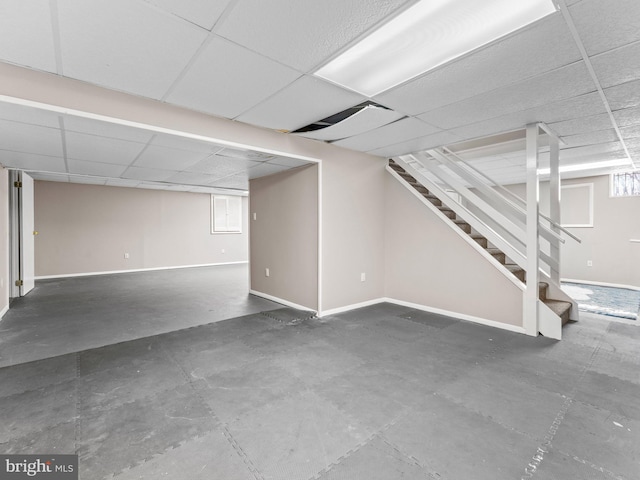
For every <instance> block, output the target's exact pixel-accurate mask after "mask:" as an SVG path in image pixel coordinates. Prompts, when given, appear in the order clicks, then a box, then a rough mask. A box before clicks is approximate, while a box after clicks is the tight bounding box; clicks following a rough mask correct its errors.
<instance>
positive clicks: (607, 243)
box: [509, 175, 640, 287]
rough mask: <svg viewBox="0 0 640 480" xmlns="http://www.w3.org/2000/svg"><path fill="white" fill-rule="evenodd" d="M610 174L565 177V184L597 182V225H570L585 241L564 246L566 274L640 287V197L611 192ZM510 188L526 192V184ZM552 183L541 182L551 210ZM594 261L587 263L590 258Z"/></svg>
mask: <svg viewBox="0 0 640 480" xmlns="http://www.w3.org/2000/svg"><path fill="white" fill-rule="evenodd" d="M609 181H610V180H609V176H608V175H600V176H596V177H585V178H574V179H571V180H563V181H562V185H575V184H593V187H594V188H593V192H594V198H593V201H594V205H593V206H594V216H593V220H594V224H593V228H569V229H568V230H569V231H570V232H571V233H573V234H574V235H576V236H577V237H579V238H580V239H581V240H582V243H581V244H579V243H576V242H574V241H572V240H570V239H567V241H566V243H565V244H564V245H563V246H562V248H561V262H562V272H561V274H562V277H563V278H568V279H573V280H583V281H589V282H596V283H611V284H616V285H630V286H635V287H640V268H639V267H638V266H639V265H640V243H631V242H629V240H630V239H640V197H625V198H612V197H610V196H609ZM509 188H510V189H511V190H512V191H514V192H516V193H517V194H518V195H520V196H523V195H524V191H525V187H524V185H511V186H509ZM548 191H549V184H548V183H547V182H544V183H542V184H541V185H540V200H541V201H540V206H541V211H542V212H543V213H546V214H548V212H549V203H548ZM589 260H590V261H591V262H592V263H593V266H592V267H589V266H587V261H589Z"/></svg>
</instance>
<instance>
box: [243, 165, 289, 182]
mask: <svg viewBox="0 0 640 480" xmlns="http://www.w3.org/2000/svg"><path fill="white" fill-rule="evenodd" d="M285 170H289V167H285V166H283V165H272V164H269V163H263V164H260V165H258V166H255V167H253V168H251V169H250V170H249V171H248V175H249V178H250V179H254V178H258V177H264V176H267V175H272V174H274V173H279V172H284V171H285Z"/></svg>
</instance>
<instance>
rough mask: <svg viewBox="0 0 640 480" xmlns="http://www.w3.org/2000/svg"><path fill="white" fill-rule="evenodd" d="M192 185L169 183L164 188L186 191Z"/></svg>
mask: <svg viewBox="0 0 640 480" xmlns="http://www.w3.org/2000/svg"><path fill="white" fill-rule="evenodd" d="M192 188H193V187H192V186H191V185H169V186H168V187H167V188H166V189H165V190H171V191H174V192H188V191H189V190H191V189H192Z"/></svg>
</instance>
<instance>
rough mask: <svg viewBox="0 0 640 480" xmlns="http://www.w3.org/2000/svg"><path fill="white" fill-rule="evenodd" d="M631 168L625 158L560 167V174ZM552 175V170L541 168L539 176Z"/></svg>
mask: <svg viewBox="0 0 640 480" xmlns="http://www.w3.org/2000/svg"><path fill="white" fill-rule="evenodd" d="M623 166H627V167H628V166H629V160H628V159H626V158H624V159H620V160H604V161H602V162H593V163H580V164H576V165H565V166H563V167H560V173H567V172H582V171H586V170H597V169H599V168H613V167H623ZM550 173H551V169H550V168H541V169H539V170H538V175H549V174H550Z"/></svg>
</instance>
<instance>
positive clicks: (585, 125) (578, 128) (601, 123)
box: [549, 113, 612, 136]
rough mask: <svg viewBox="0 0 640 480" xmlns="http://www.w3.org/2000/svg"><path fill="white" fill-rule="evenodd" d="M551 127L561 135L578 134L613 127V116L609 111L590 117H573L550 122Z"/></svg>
mask: <svg viewBox="0 0 640 480" xmlns="http://www.w3.org/2000/svg"><path fill="white" fill-rule="evenodd" d="M549 127H550V128H551V129H552V130H553V131H554V132H555V133H556V135H559V136H567V135H578V134H581V133H588V132H595V131H598V130H606V129H607V128H611V127H612V124H611V118H610V117H609V114H608V113H601V114H599V115H591V116H589V117H580V118H572V119H571V120H564V121H562V122H555V123H550V124H549Z"/></svg>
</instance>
